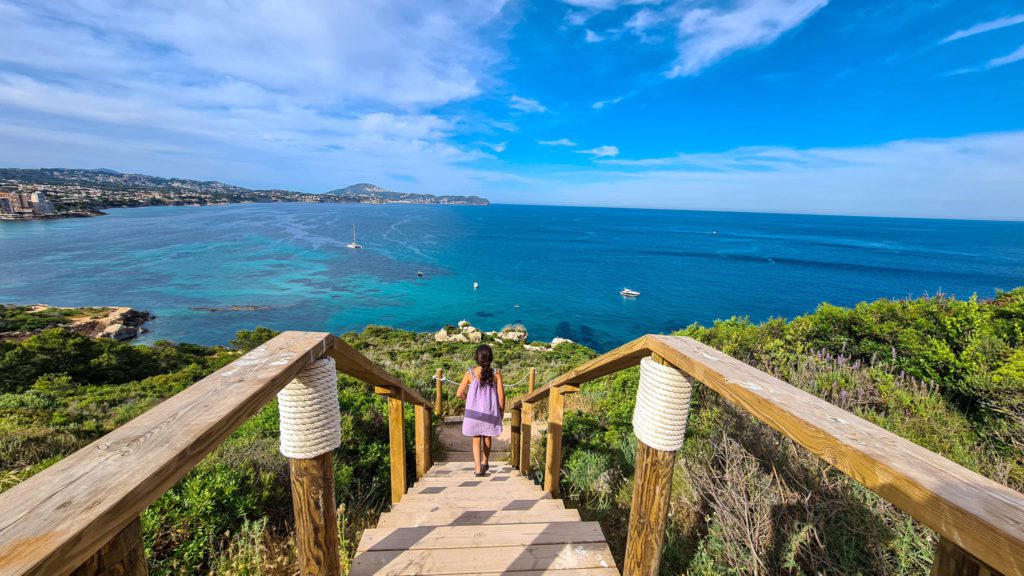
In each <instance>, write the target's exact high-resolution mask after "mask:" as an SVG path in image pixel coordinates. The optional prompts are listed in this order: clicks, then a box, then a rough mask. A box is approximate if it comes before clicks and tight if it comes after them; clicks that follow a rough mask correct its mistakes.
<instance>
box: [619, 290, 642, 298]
mask: <svg viewBox="0 0 1024 576" xmlns="http://www.w3.org/2000/svg"><path fill="white" fill-rule="evenodd" d="M619 294H622V295H623V296H625V297H626V298H636V297H637V296H639V295H640V293H639V292H637V291H636V290H630V289H629V288H623V289H622V291H621V292H619Z"/></svg>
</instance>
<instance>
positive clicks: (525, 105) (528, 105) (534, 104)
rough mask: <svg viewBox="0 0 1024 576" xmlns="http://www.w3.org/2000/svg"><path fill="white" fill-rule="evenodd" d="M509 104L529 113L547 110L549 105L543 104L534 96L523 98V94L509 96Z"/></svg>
mask: <svg viewBox="0 0 1024 576" xmlns="http://www.w3.org/2000/svg"><path fill="white" fill-rule="evenodd" d="M508 105H509V106H511V107H512V108H515V109H516V110H519V111H522V112H527V113H536V112H546V111H547V107H546V106H544V105H543V104H541V103H540V102H538V101H536V100H534V99H532V98H523V97H522V96H512V97H511V98H509V103H508Z"/></svg>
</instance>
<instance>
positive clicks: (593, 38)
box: [583, 28, 604, 44]
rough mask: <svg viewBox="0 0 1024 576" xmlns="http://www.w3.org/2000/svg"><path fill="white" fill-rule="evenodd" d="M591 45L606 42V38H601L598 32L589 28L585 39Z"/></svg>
mask: <svg viewBox="0 0 1024 576" xmlns="http://www.w3.org/2000/svg"><path fill="white" fill-rule="evenodd" d="M583 39H584V40H586V41H587V42H588V43H590V44H596V43H597V42H601V41H603V40H604V36H601V35H600V34H598V33H597V32H594V31H593V30H591V29H590V28H587V35H586V36H584V37H583Z"/></svg>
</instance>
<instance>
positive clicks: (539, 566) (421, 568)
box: [349, 543, 615, 576]
mask: <svg viewBox="0 0 1024 576" xmlns="http://www.w3.org/2000/svg"><path fill="white" fill-rule="evenodd" d="M614 565H615V560H614V559H612V555H611V552H610V551H609V550H608V545H607V544H604V543H582V544H541V545H537V546H532V545H531V546H498V547H493V548H452V549H439V550H408V551H406V552H396V551H383V552H363V553H362V554H359V555H358V556H356V557H355V559H354V560H353V561H352V570H351V572H350V573H349V574H350V575H351V576H361V575H366V574H380V575H400V574H465V573H474V572H483V573H487V572H498V573H501V572H516V571H521V570H561V569H574V568H575V569H578V568H609V567H612V566H614Z"/></svg>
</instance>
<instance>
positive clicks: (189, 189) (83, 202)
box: [0, 168, 489, 216]
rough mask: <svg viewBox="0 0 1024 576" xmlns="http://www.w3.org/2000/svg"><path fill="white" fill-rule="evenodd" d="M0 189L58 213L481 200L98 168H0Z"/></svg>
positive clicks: (480, 201) (372, 187) (483, 203)
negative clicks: (264, 186)
mask: <svg viewBox="0 0 1024 576" xmlns="http://www.w3.org/2000/svg"><path fill="white" fill-rule="evenodd" d="M0 192H24V193H32V192H44V193H45V194H46V196H47V198H48V199H49V200H50V202H51V203H52V204H53V206H54V208H55V210H56V211H57V215H58V216H70V215H90V214H97V213H98V211H99V210H102V209H104V208H115V207H125V208H128V207H134V206H164V205H202V204H232V203H248V202H311V203H351V204H357V203H366V204H391V203H397V204H467V205H474V206H486V205H487V204H489V202H488V201H487V199H486V198H480V197H479V196H433V195H430V194H410V193H406V192H392V191H390V190H385V189H384V188H381V187H380V186H375V185H373V184H355V185H353V186H349V187H347V188H341V189H339V190H332V191H330V192H327V193H324V194H310V193H308V192H294V191H291V190H250V189H248V188H243V187H241V186H234V185H231V184H224V183H221V182H215V181H199V180H188V179H184V178H160V177H158V176H147V175H145V174H123V173H121V172H117V171H115V170H109V169H105V168H101V169H98V170H83V169H77V168H40V169H21V168H0Z"/></svg>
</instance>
